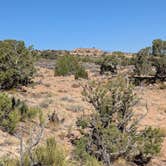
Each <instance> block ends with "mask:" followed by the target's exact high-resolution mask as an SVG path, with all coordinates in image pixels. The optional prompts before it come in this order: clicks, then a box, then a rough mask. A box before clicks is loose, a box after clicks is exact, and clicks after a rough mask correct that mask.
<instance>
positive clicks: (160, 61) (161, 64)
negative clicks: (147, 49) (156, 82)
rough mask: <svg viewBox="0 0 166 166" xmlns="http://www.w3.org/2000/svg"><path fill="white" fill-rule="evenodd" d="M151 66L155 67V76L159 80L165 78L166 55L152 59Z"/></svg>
mask: <svg viewBox="0 0 166 166" xmlns="http://www.w3.org/2000/svg"><path fill="white" fill-rule="evenodd" d="M152 63H153V66H155V68H156V74H155V76H156V77H157V78H159V79H160V80H161V81H162V80H165V79H166V56H159V57H157V58H153V59H152Z"/></svg>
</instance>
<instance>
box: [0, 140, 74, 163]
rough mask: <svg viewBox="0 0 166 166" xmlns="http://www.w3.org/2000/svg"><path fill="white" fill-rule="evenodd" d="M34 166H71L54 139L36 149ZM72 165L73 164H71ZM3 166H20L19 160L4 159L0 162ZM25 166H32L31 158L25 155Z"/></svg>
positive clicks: (33, 155) (33, 156)
mask: <svg viewBox="0 0 166 166" xmlns="http://www.w3.org/2000/svg"><path fill="white" fill-rule="evenodd" d="M32 158H33V163H34V164H33V166H35V165H36V166H70V163H67V159H66V155H65V153H64V151H63V150H62V148H60V147H59V146H58V145H57V143H56V141H55V139H54V138H49V139H47V140H46V143H45V144H44V145H41V146H38V147H37V148H36V149H34V151H33V154H32ZM71 163H72V162H71ZM0 165H1V166H20V163H19V159H8V158H7V157H4V158H2V159H1V160H0ZM23 165H24V166H30V165H32V163H31V160H30V156H29V155H27V154H24V156H23Z"/></svg>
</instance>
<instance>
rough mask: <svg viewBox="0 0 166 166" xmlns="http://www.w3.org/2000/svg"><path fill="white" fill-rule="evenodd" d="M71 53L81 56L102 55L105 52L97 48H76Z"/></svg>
mask: <svg viewBox="0 0 166 166" xmlns="http://www.w3.org/2000/svg"><path fill="white" fill-rule="evenodd" d="M70 54H72V55H80V56H101V55H103V54H104V51H102V50H100V49H96V48H76V49H74V50H73V51H71V52H70Z"/></svg>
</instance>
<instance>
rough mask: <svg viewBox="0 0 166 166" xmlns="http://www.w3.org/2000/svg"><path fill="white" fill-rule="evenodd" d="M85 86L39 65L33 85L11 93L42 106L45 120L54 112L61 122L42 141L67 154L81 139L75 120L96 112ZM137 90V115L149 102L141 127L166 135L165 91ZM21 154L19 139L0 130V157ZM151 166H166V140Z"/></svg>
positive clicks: (82, 81) (48, 129) (48, 131)
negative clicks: (84, 92) (85, 96)
mask: <svg viewBox="0 0 166 166" xmlns="http://www.w3.org/2000/svg"><path fill="white" fill-rule="evenodd" d="M90 78H91V79H93V78H94V75H93V73H90ZM96 78H97V77H95V79H96ZM85 83H86V81H85V80H75V79H74V77H73V76H67V77H54V73H53V70H52V69H48V68H45V67H43V66H42V67H41V66H38V69H37V74H36V76H35V78H34V83H33V85H30V86H28V87H23V88H22V90H11V91H8V93H9V94H11V95H14V96H15V97H17V98H20V99H22V100H24V101H25V102H26V103H27V104H28V105H30V106H33V107H40V108H41V109H42V110H43V113H44V115H45V116H46V117H47V116H48V115H49V114H51V113H52V112H55V113H56V114H57V116H58V118H59V120H60V123H59V124H57V125H52V124H47V126H46V129H45V132H44V137H43V141H44V140H45V139H46V138H48V137H51V136H53V137H55V139H56V140H57V142H58V143H60V144H62V145H63V147H65V149H66V150H67V151H70V150H71V149H72V145H71V143H70V139H71V137H72V136H77V135H78V136H79V132H78V130H77V128H76V125H75V122H76V119H77V118H78V117H79V116H81V115H84V114H90V113H91V112H92V110H93V108H92V106H91V105H90V104H89V103H87V102H86V101H84V99H83V97H82V94H81V93H82V87H81V85H83V84H85ZM136 91H137V94H138V96H139V97H140V102H139V104H138V105H137V107H136V108H135V110H136V112H137V113H138V116H139V114H142V113H145V111H146V109H145V108H146V107H145V105H146V102H147V105H148V113H147V116H146V117H145V118H144V119H143V121H142V122H141V124H140V127H144V126H149V125H152V126H154V127H160V128H162V130H164V131H165V132H166V90H160V89H158V88H157V87H155V86H152V87H148V88H147V87H140V88H137V90H136ZM34 124H35V122H34ZM25 137H27V136H25ZM18 152H19V141H18V139H17V138H16V137H15V136H11V135H9V134H7V133H4V132H2V131H0V156H4V155H11V156H17V155H18ZM150 165H153V166H166V139H165V140H164V143H163V146H162V150H161V153H160V154H159V156H158V157H156V158H154V159H153V160H152V162H151V164H150Z"/></svg>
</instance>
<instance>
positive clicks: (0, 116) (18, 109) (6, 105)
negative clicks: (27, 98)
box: [0, 93, 38, 134]
mask: <svg viewBox="0 0 166 166" xmlns="http://www.w3.org/2000/svg"><path fill="white" fill-rule="evenodd" d="M37 112H38V111H37V109H35V108H28V106H27V105H26V104H25V103H24V102H22V101H20V100H16V99H15V98H10V97H9V96H8V95H7V94H5V93H0V127H1V128H2V129H3V130H5V131H7V132H9V133H11V134H13V133H14V132H15V129H16V127H17V125H18V123H19V122H20V121H23V120H25V119H32V118H34V117H35V116H36V114H37Z"/></svg>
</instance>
